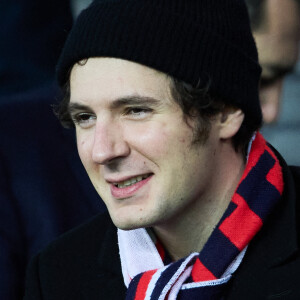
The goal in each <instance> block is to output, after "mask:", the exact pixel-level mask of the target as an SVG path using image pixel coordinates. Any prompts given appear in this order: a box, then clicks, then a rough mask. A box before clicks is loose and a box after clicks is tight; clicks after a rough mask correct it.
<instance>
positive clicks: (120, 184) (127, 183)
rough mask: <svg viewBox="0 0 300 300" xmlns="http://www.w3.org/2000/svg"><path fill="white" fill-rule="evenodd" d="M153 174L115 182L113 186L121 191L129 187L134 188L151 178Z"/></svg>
mask: <svg viewBox="0 0 300 300" xmlns="http://www.w3.org/2000/svg"><path fill="white" fill-rule="evenodd" d="M151 175H152V174H145V175H139V176H136V177H132V178H130V179H127V180H124V181H121V182H114V183H113V185H114V186H115V187H117V188H119V189H123V188H126V187H129V186H132V185H134V184H136V183H137V182H140V181H142V180H145V179H147V178H148V177H150V176H151Z"/></svg>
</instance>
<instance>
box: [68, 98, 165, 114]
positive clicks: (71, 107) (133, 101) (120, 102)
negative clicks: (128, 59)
mask: <svg viewBox="0 0 300 300" xmlns="http://www.w3.org/2000/svg"><path fill="white" fill-rule="evenodd" d="M126 105H130V106H135V105H137V106H142V105H151V106H154V107H155V106H159V105H161V100H158V99H156V98H153V97H148V96H139V95H132V96H126V97H121V98H117V99H115V100H113V101H112V103H111V104H110V109H117V108H120V107H122V106H126ZM78 110H89V111H91V110H92V109H91V108H90V107H89V106H88V105H84V104H80V103H77V102H69V104H68V112H69V114H72V113H73V112H74V111H78Z"/></svg>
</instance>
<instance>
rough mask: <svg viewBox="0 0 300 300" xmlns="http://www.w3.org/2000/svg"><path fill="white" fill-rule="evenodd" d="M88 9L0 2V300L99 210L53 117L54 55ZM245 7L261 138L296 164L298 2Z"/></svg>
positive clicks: (299, 140) (76, 2)
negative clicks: (257, 68) (254, 53)
mask: <svg viewBox="0 0 300 300" xmlns="http://www.w3.org/2000/svg"><path fill="white" fill-rule="evenodd" d="M98 1H100V0H98ZM90 2H91V0H72V1H60V0H52V1H39V0H15V1H1V2H0V79H1V84H0V112H1V118H0V207H1V209H0V299H4V300H15V299H22V297H23V292H24V280H25V272H26V267H27V264H28V262H29V260H30V259H31V257H32V256H33V255H35V254H36V253H37V252H38V251H40V250H41V249H42V248H43V247H45V246H46V245H47V244H48V243H49V242H50V241H52V240H53V239H55V238H56V237H58V236H59V235H61V234H63V233H64V232H65V231H67V230H70V229H72V228H74V227H76V226H78V225H79V224H81V223H83V222H85V221H86V220H87V219H89V218H91V217H93V216H94V215H96V214H97V213H99V212H102V211H104V210H105V209H106V208H105V207H104V204H103V203H102V200H101V199H100V198H99V196H98V195H97V193H96V192H95V191H94V189H93V187H92V185H91V183H90V181H89V179H88V177H87V175H86V173H85V171H84V169H83V167H82V165H81V163H80V161H79V157H78V154H77V150H76V141H75V135H74V130H66V129H63V128H62V127H61V125H60V124H59V121H58V120H57V119H56V117H55V116H54V114H53V111H52V105H53V104H55V103H58V101H60V100H61V97H62V95H61V91H60V90H59V88H58V86H57V84H56V81H55V66H56V63H57V59H58V56H59V54H60V52H61V49H62V47H63V44H64V41H65V39H66V37H67V34H68V32H69V30H70V28H71V26H72V24H73V22H74V20H75V19H76V18H77V16H78V14H79V13H80V11H81V10H82V9H84V8H85V7H86V6H87V5H88V4H89V3H90ZM246 2H247V5H248V8H249V14H250V18H251V26H252V29H253V33H254V37H255V40H256V43H257V46H258V50H259V58H260V62H261V65H262V67H263V73H262V82H261V88H260V97H261V103H262V107H263V113H264V125H263V127H262V130H261V131H262V132H263V134H264V136H265V137H266V139H267V140H268V141H269V142H270V143H271V144H272V145H273V146H274V147H275V148H277V150H278V151H279V152H280V153H281V154H282V156H283V157H284V158H285V159H286V161H287V162H288V164H295V165H300V154H299V149H300V117H299V112H300V61H299V35H300V34H299V31H300V30H299V1H297V0H246Z"/></svg>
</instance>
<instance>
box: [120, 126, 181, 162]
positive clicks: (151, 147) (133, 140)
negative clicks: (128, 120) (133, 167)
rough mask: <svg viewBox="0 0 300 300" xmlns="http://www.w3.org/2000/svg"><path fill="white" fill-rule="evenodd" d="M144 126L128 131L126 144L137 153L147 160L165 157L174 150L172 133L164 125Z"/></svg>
mask: <svg viewBox="0 0 300 300" xmlns="http://www.w3.org/2000/svg"><path fill="white" fill-rule="evenodd" d="M149 125H150V124H148V126H147V125H146V124H145V126H143V128H135V130H131V129H128V131H127V133H126V136H127V140H128V143H129V144H130V146H131V147H132V148H134V149H135V150H136V151H138V152H139V153H142V154H143V155H145V156H146V157H149V158H151V157H152V158H156V159H157V158H160V157H165V156H166V155H167V154H169V152H170V150H171V149H172V148H174V138H175V137H174V133H172V130H170V128H169V127H168V126H167V125H166V123H163V122H162V123H158V124H151V126H149Z"/></svg>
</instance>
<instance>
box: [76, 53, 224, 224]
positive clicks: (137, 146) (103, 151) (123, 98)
mask: <svg viewBox="0 0 300 300" xmlns="http://www.w3.org/2000/svg"><path fill="white" fill-rule="evenodd" d="M70 87H71V98H70V112H71V115H72V118H73V120H75V123H76V134H77V144H78V150H79V155H80V158H81V160H82V162H83V164H84V166H85V169H86V170H87V173H88V175H89V177H90V179H91V181H92V183H93V185H94V187H95V188H96V190H97V191H98V193H99V195H100V196H101V197H102V199H103V200H104V202H105V204H106V206H107V208H108V211H109V213H110V215H111V218H112V220H113V222H114V223H115V225H116V226H117V227H119V228H122V229H132V228H138V227H147V226H154V225H158V224H163V223H164V222H168V220H170V219H174V218H177V217H183V218H184V215H186V214H188V213H187V212H188V211H192V210H193V206H194V203H195V201H197V200H199V199H200V198H201V197H202V196H203V195H205V194H206V193H208V192H209V191H210V190H211V189H213V186H212V177H213V173H214V164H215V159H214V157H215V153H216V151H217V147H218V133H217V132H218V129H217V126H215V123H214V122H212V129H211V132H210V136H209V138H208V140H207V142H206V143H205V145H199V144H196V143H193V138H194V132H193V126H194V125H195V121H193V120H189V121H188V123H186V122H185V121H184V118H183V113H182V110H181V109H180V107H179V106H178V104H176V103H175V102H174V100H172V98H171V96H170V90H169V79H168V78H167V76H165V75H164V74H162V73H158V72H156V71H154V70H152V69H150V68H147V67H145V66H142V65H139V64H136V63H132V62H128V61H125V60H120V59H114V58H90V59H89V60H88V61H87V63H86V64H84V65H75V66H74V67H73V69H72V72H71V81H70Z"/></svg>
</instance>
